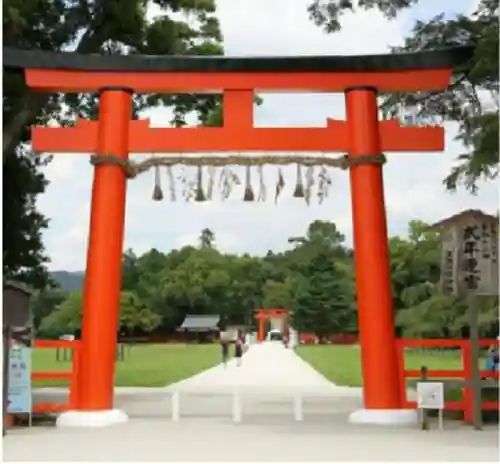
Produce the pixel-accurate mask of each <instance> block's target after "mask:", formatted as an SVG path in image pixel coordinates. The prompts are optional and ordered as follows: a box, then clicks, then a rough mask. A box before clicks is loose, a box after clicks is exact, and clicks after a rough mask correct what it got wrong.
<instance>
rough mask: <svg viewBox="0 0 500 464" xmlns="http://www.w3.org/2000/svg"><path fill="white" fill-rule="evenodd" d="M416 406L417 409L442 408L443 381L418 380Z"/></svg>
mask: <svg viewBox="0 0 500 464" xmlns="http://www.w3.org/2000/svg"><path fill="white" fill-rule="evenodd" d="M417 407H418V408H419V409H443V408H444V383H443V382H418V383H417Z"/></svg>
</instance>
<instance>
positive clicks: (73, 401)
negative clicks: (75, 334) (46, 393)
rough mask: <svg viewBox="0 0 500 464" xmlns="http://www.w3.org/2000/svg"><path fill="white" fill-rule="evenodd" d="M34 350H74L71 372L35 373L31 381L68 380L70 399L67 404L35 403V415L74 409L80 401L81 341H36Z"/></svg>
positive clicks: (32, 374)
mask: <svg viewBox="0 0 500 464" xmlns="http://www.w3.org/2000/svg"><path fill="white" fill-rule="evenodd" d="M33 346H34V348H66V349H72V350H73V362H72V368H71V370H70V371H36V372H35V371H34V372H32V373H31V380H32V381H35V380H47V379H57V380H67V381H68V382H69V398H68V402H67V403H35V404H33V412H34V413H54V412H62V411H67V410H69V409H74V408H75V407H76V405H77V399H78V381H77V379H78V372H79V361H80V341H77V340H73V341H71V340H35V343H34V345H33Z"/></svg>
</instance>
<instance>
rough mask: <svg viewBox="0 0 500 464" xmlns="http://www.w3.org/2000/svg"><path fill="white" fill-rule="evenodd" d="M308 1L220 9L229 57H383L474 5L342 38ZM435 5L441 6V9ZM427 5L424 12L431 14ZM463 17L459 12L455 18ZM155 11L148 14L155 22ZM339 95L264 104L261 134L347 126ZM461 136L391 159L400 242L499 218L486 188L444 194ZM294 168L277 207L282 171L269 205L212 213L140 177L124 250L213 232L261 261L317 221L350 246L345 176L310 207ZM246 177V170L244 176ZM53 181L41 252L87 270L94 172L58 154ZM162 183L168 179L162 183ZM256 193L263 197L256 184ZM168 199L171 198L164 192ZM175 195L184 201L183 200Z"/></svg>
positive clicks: (216, 205) (393, 217) (218, 205)
mask: <svg viewBox="0 0 500 464" xmlns="http://www.w3.org/2000/svg"><path fill="white" fill-rule="evenodd" d="M308 3H309V0H272V1H270V0H218V2H217V4H218V17H219V19H220V21H221V26H222V30H223V34H224V39H225V49H226V53H227V54H228V55H301V54H303V55H319V54H331V55H341V54H367V53H384V52H385V51H387V49H388V46H389V45H395V44H398V43H401V41H402V40H403V37H404V35H405V34H407V31H408V29H409V28H410V27H411V25H412V23H413V21H414V19H415V18H417V17H418V18H428V17H431V16H433V15H435V14H436V12H439V11H442V10H443V9H445V8H446V7H448V8H447V9H448V10H451V9H453V10H454V11H468V10H469V9H470V8H471V3H470V0H467V1H463V2H462V1H459V0H453V2H451V0H448V1H446V2H445V1H442V2H427V1H423V2H422V4H421V6H420V7H419V9H418V10H415V11H413V10H412V11H413V12H408V13H405V14H404V15H402V16H401V17H400V18H398V19H397V20H393V21H387V20H386V19H384V18H383V17H382V15H380V14H379V13H377V12H373V11H370V12H361V13H357V14H355V15H345V17H344V19H343V30H342V31H341V32H339V33H338V34H335V35H326V34H324V33H323V32H322V31H321V30H320V29H319V28H317V27H316V26H314V25H313V24H312V23H311V22H310V21H309V20H308V17H307V12H306V6H307V4H308ZM438 4H439V5H438ZM423 5H428V9H425V8H424V7H423ZM457 8H459V10H457ZM156 13H157V11H156V12H155V11H151V12H150V15H151V16H153V15H154V14H156ZM344 115H345V111H344V103H343V98H342V96H339V95H317V94H316V95H284V94H281V95H265V102H264V105H262V106H261V107H259V108H258V109H257V110H256V114H255V124H256V125H257V126H291V127H293V126H324V125H325V122H326V118H327V117H335V118H343V117H344ZM145 116H148V117H150V118H151V121H152V125H155V126H167V125H168V121H169V120H170V112H169V111H168V110H164V109H154V110H151V111H148V112H147V114H145ZM455 133H456V132H455V130H454V128H453V127H451V126H450V127H447V148H446V151H445V152H444V153H432V154H421V153H413V154H393V155H390V157H389V163H388V164H387V165H386V167H385V168H384V176H385V192H386V204H387V211H388V222H389V231H390V233H392V234H396V233H404V232H405V231H406V227H407V223H408V220H410V219H412V218H416V217H418V218H422V219H424V220H428V221H435V220H438V219H439V218H442V217H444V216H447V215H451V214H453V213H455V212H456V211H458V210H461V209H465V208H469V207H475V208H481V209H484V210H486V211H492V210H495V209H496V208H497V204H498V198H497V190H496V186H494V185H493V184H489V185H482V186H481V191H480V193H479V195H478V196H476V197H473V196H471V195H469V194H467V193H465V192H459V193H457V194H454V195H451V194H448V193H446V192H445V190H444V187H443V185H442V179H443V178H444V177H445V175H446V174H447V173H448V172H449V170H450V168H451V166H452V165H453V163H454V158H455V157H456V155H457V154H458V153H459V152H460V150H461V147H460V145H459V144H458V143H457V142H454V141H453V138H454V135H455ZM294 172H295V171H294V169H293V168H291V167H290V168H287V169H285V173H286V174H285V177H286V183H287V185H286V188H285V191H284V192H283V194H282V196H281V198H280V200H279V202H278V205H276V206H275V205H274V199H273V197H274V185H275V179H276V168H274V167H266V168H265V177H266V185H267V194H268V195H267V197H268V198H267V201H266V202H265V203H243V202H242V201H241V198H242V196H243V193H242V190H241V188H240V189H239V190H238V191H237V192H235V194H234V195H233V197H232V198H231V199H230V200H228V201H226V202H222V201H221V200H220V199H219V196H218V195H217V194H216V195H214V197H215V198H214V201H213V202H211V203H204V204H196V203H190V204H185V203H183V202H181V201H178V202H177V203H171V202H169V201H168V199H166V200H164V201H163V202H161V203H155V202H153V201H152V200H151V193H152V188H153V176H152V174H151V173H147V174H144V175H142V176H140V177H139V178H137V179H135V180H133V181H130V182H129V185H128V198H127V217H126V234H125V244H124V245H125V247H127V248H128V247H132V248H134V249H135V250H136V252H138V253H142V252H144V251H146V250H147V249H149V248H152V247H155V248H158V249H161V250H165V251H166V250H169V249H171V248H173V247H179V246H182V245H185V244H194V243H196V240H197V237H198V235H199V233H200V231H201V230H202V229H203V228H205V227H209V228H210V229H212V230H213V231H214V232H215V233H216V236H217V244H218V246H219V247H220V248H221V249H223V250H225V251H230V252H245V251H249V252H258V253H265V252H266V251H267V250H268V249H283V248H286V247H287V246H288V244H287V240H286V239H287V238H288V237H290V236H296V235H299V234H302V233H304V231H305V228H306V227H307V224H308V223H309V222H311V221H312V220H314V219H324V220H332V221H335V222H336V223H337V225H338V227H339V228H340V229H341V230H342V232H343V233H344V234H346V236H347V238H348V241H349V242H351V234H352V226H351V200H350V191H349V179H348V174H347V173H346V172H340V171H332V172H331V176H332V186H331V189H330V196H329V198H328V199H327V200H326V201H325V202H324V203H323V205H317V203H316V202H314V203H313V204H312V205H311V206H310V207H307V206H306V205H305V203H304V202H303V201H301V200H298V199H294V198H293V197H292V194H293V188H294V184H295V174H294ZM240 173H241V170H240ZM47 175H48V178H49V179H50V181H51V184H50V185H49V187H48V189H47V192H46V194H45V195H43V196H42V197H41V198H40V200H39V205H40V208H41V210H42V211H43V212H44V213H45V214H47V215H48V217H49V218H51V227H50V229H49V230H48V231H47V232H46V233H45V243H46V246H47V250H48V252H49V254H50V256H51V258H52V265H51V267H52V268H53V269H82V268H84V265H85V254H86V245H87V233H88V221H89V211H90V194H91V187H92V168H91V166H90V164H89V162H88V156H87V155H76V154H59V155H56V156H55V158H54V161H53V162H52V163H51V164H50V165H49V166H48V168H47ZM163 179H166V178H165V176H163ZM253 180H254V188H257V187H258V185H257V179H256V178H253ZM163 187H164V190H165V196H166V197H167V198H168V188H166V187H167V186H166V185H163ZM177 193H178V194H179V192H177Z"/></svg>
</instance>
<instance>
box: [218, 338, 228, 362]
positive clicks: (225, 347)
mask: <svg viewBox="0 0 500 464" xmlns="http://www.w3.org/2000/svg"><path fill="white" fill-rule="evenodd" d="M220 346H221V355H222V364H224V369H225V368H226V366H227V359H228V357H229V340H228V339H227V336H226V334H225V333H224V332H222V333H221V336H220Z"/></svg>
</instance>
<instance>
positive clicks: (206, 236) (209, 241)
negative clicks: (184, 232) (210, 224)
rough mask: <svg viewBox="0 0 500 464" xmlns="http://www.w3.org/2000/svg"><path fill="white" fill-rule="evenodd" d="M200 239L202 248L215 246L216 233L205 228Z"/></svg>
mask: <svg viewBox="0 0 500 464" xmlns="http://www.w3.org/2000/svg"><path fill="white" fill-rule="evenodd" d="M198 241H199V243H200V247H201V248H213V247H214V243H215V234H214V233H213V232H212V231H211V230H210V229H203V230H202V231H201V234H200V238H199V239H198Z"/></svg>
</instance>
